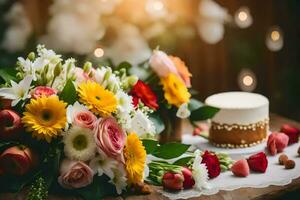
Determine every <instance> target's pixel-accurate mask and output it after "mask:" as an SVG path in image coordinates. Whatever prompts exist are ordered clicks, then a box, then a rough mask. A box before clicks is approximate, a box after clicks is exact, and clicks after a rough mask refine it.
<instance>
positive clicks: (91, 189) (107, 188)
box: [75, 175, 117, 200]
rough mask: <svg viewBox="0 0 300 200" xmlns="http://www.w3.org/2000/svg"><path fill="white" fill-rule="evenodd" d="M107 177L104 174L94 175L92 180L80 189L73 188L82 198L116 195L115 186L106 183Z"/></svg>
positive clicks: (101, 197) (100, 197) (87, 199)
mask: <svg viewBox="0 0 300 200" xmlns="http://www.w3.org/2000/svg"><path fill="white" fill-rule="evenodd" d="M108 181H109V178H108V177H107V176H105V175H103V176H94V180H93V182H92V183H91V184H90V185H88V186H87V187H84V188H82V189H78V190H75V192H77V194H78V195H79V196H81V197H82V198H83V199H86V200H90V199H103V197H105V196H113V195H116V194H117V193H116V189H115V187H114V186H113V185H112V184H110V183H108Z"/></svg>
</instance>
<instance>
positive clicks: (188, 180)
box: [181, 167, 195, 189]
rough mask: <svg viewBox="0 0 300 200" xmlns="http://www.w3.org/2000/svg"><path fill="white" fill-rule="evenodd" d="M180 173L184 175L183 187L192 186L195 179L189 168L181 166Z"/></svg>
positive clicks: (188, 187)
mask: <svg viewBox="0 0 300 200" xmlns="http://www.w3.org/2000/svg"><path fill="white" fill-rule="evenodd" d="M181 173H182V175H183V177H184V181H183V188H184V189H190V188H192V187H193V186H194V185H195V180H194V179H193V175H192V171H191V170H190V169H189V168H186V167H183V168H182V170H181Z"/></svg>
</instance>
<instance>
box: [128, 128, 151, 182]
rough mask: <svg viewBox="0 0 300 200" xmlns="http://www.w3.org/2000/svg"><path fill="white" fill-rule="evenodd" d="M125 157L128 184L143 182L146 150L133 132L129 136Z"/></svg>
mask: <svg viewBox="0 0 300 200" xmlns="http://www.w3.org/2000/svg"><path fill="white" fill-rule="evenodd" d="M124 157H125V166H126V172H127V180H128V184H137V183H140V182H142V181H143V178H144V168H145V163H146V150H145V147H144V146H143V144H142V142H141V141H140V139H139V137H138V135H137V134H135V133H131V134H129V135H128V136H127V140H126V145H125V148H124Z"/></svg>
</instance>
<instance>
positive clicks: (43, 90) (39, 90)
mask: <svg viewBox="0 0 300 200" xmlns="http://www.w3.org/2000/svg"><path fill="white" fill-rule="evenodd" d="M56 94H57V91H56V90H55V89H53V88H51V87H47V86H38V87H36V88H35V89H34V90H33V91H32V93H31V95H32V97H33V98H35V99H37V98H40V97H42V96H46V97H49V96H51V95H56Z"/></svg>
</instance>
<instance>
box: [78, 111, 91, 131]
mask: <svg viewBox="0 0 300 200" xmlns="http://www.w3.org/2000/svg"><path fill="white" fill-rule="evenodd" d="M96 120H97V117H96V116H95V115H94V114H93V113H92V112H90V111H82V112H78V113H76V115H75V116H74V124H75V125H77V126H80V127H82V128H89V129H94V124H95V122H96Z"/></svg>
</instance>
